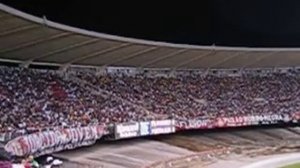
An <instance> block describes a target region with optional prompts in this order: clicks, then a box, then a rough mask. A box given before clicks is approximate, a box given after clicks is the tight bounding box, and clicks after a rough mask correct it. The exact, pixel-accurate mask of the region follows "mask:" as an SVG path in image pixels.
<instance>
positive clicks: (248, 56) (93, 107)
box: [0, 4, 300, 165]
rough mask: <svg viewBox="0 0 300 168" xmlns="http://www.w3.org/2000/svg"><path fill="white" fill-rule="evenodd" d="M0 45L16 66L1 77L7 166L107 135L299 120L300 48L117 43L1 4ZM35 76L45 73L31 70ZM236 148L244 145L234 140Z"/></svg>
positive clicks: (0, 127)
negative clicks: (17, 158) (13, 160)
mask: <svg viewBox="0 0 300 168" xmlns="http://www.w3.org/2000/svg"><path fill="white" fill-rule="evenodd" d="M0 44H1V45H0V63H1V64H2V63H3V64H8V63H9V64H17V65H18V66H17V67H8V66H1V67H0V77H1V78H0V103H1V104H0V116H1V119H0V142H3V144H0V148H4V149H5V150H6V152H8V153H9V154H11V155H13V156H21V157H24V156H29V155H31V154H32V155H34V156H40V155H44V154H49V153H53V152H57V151H61V150H65V149H73V148H75V147H79V146H84V145H91V144H93V143H95V142H96V140H98V139H100V138H102V136H104V135H107V134H109V135H111V136H112V137H113V139H122V138H130V137H138V136H148V135H156V134H162V133H173V132H175V131H179V130H182V129H208V128H220V127H222V128H223V127H237V126H249V125H260V124H277V123H289V122H291V123H295V122H299V120H300V100H299V99H300V98H299V94H300V91H299V89H298V88H299V86H300V79H299V77H300V76H299V72H300V71H299V70H300V69H299V67H296V66H298V65H300V59H299V57H298V55H299V52H300V49H299V48H243V47H241V48H235V47H215V46H192V45H181V44H169V43H163V42H153V41H146V40H138V39H130V38H123V37H117V36H112V35H106V34H102V33H96V32H91V31H86V30H81V29H77V28H73V27H69V26H65V25H61V24H57V23H54V22H51V21H48V20H44V19H41V18H38V17H34V16H31V15H28V14H26V13H23V12H20V11H17V10H15V9H12V8H10V7H7V6H5V5H3V4H0ZM49 46H51V47H49ZM43 66H45V67H47V68H49V67H50V68H51V69H52V70H50V69H47V68H45V69H33V68H41V67H43ZM282 134H283V131H282ZM253 135H255V136H256V135H259V134H258V133H253ZM228 137H229V136H227V138H226V137H221V138H220V137H217V138H216V139H217V140H215V141H217V142H218V143H225V141H226V140H227V141H228V139H230V138H228ZM259 137H260V138H263V139H266V136H265V137H263V136H259ZM267 137H269V138H270V136H269V135H268V136H267ZM206 138H207V137H206ZM198 139H201V138H198ZM204 139H205V138H204ZM207 139H208V140H207ZM207 139H206V141H209V142H210V143H214V142H215V141H214V140H210V139H209V138H207ZM218 139H221V141H218ZM232 139H233V138H232ZM240 139H247V142H248V141H251V138H248V137H247V136H246V135H243V134H242V133H241V136H240ZM257 139H259V138H257ZM270 139H274V135H272V137H271V138H270ZM275 139H276V138H275ZM230 141H231V139H230ZM253 141H255V142H256V139H255V140H253ZM265 141H270V140H269V139H268V140H265ZM238 143H239V142H236V144H238ZM255 145H257V144H255ZM214 146H217V145H214ZM205 158H206V157H204V159H205ZM187 161H188V162H190V159H187ZM172 163H173V162H172ZM0 164H7V163H6V162H4V163H2V162H1V163H0ZM162 164H165V163H162ZM167 164H168V163H167ZM174 164H176V163H174ZM179 165H180V164H179Z"/></svg>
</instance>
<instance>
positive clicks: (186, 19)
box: [0, 0, 300, 47]
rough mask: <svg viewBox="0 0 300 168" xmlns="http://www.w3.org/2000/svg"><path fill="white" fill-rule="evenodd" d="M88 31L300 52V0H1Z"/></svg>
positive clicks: (182, 41)
mask: <svg viewBox="0 0 300 168" xmlns="http://www.w3.org/2000/svg"><path fill="white" fill-rule="evenodd" d="M0 2H3V3H5V4H8V5H10V6H13V7H15V8H17V9H20V10H22V11H25V12H28V13H31V14H34V15H37V16H42V15H46V16H47V18H48V19H49V20H53V21H56V22H59V23H63V24H67V25H71V26H76V27H80V28H84V29H88V30H94V31H98V32H104V33H109V34H116V35H122V36H127V37H136V38H142V39H149V40H158V41H168V42H174V43H186V44H200V45H212V44H213V43H215V44H216V45H222V46H250V47H254V46H259V47H264V46H268V47H300V1H299V0H199V1H197V3H196V2H194V3H191V2H190V1H181V3H176V2H174V3H162V2H157V1H156V2H154V1H140V3H131V2H130V1H129V2H128V1H124V2H123V3H121V2H118V3H110V4H107V3H105V4H104V3H103V1H101V0H90V1H88V0H80V1H79V0H78V1H76V0H73V1H71V0H0Z"/></svg>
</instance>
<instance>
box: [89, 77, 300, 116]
mask: <svg viewBox="0 0 300 168" xmlns="http://www.w3.org/2000/svg"><path fill="white" fill-rule="evenodd" d="M86 80H87V81H91V82H92V83H93V84H94V85H96V86H98V87H99V88H102V89H105V90H109V91H112V92H113V93H114V94H116V95H117V96H120V97H122V98H124V99H127V100H129V101H131V102H133V103H137V104H139V105H141V106H143V107H145V108H146V109H148V110H149V111H151V112H153V113H155V114H164V115H167V116H172V117H175V118H177V119H195V118H212V117H223V116H227V117H228V116H236V115H249V114H250V115H255V114H283V113H293V112H299V111H300V97H299V95H300V90H299V87H300V79H299V77H298V76H297V75H294V74H269V75H267V76H258V75H252V76H239V77H228V76H227V77H217V76H211V75H207V76H200V75H180V76H177V77H170V78H165V77H154V78H153V77H145V76H134V77H133V76H117V75H107V76H100V77H95V76H92V75H90V76H88V77H86Z"/></svg>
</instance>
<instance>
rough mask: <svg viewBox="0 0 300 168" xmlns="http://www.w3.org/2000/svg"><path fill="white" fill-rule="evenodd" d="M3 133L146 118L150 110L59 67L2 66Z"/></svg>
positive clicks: (0, 125) (0, 109)
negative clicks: (92, 87)
mask: <svg viewBox="0 0 300 168" xmlns="http://www.w3.org/2000/svg"><path fill="white" fill-rule="evenodd" d="M0 76H1V78H0V116H1V118H0V133H4V132H12V131H16V132H21V133H30V132H35V131H41V130H47V129H54V128H61V127H77V126H86V125H90V124H99V123H100V124H109V123H114V122H128V121H131V120H139V119H144V118H145V119H146V117H147V116H145V115H146V114H147V112H145V111H143V109H139V108H137V107H134V106H133V105H131V104H128V103H126V102H124V101H122V100H121V99H119V98H116V97H112V96H111V95H103V94H99V93H96V91H92V90H90V89H88V86H82V85H81V84H79V83H76V82H73V81H72V80H69V79H68V78H67V77H66V76H63V75H61V74H58V73H57V72H55V71H40V70H31V69H23V68H8V67H1V68H0Z"/></svg>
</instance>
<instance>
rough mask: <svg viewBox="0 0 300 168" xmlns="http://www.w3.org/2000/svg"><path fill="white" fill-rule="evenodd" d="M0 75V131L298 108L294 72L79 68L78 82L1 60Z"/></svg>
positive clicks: (299, 93) (298, 81)
mask: <svg viewBox="0 0 300 168" xmlns="http://www.w3.org/2000/svg"><path fill="white" fill-rule="evenodd" d="M0 76H1V78H0V103H1V104H0V116H1V119H0V133H3V132H10V131H21V132H25V133H27V132H33V131H39V130H45V129H53V128H57V127H76V126H86V125H90V124H99V123H100V124H110V123H116V122H129V121H140V120H149V119H156V118H176V119H195V118H212V117H220V116H235V115H248V114H276V113H277V114H278V113H293V112H299V111H300V89H298V88H299V87H300V79H299V78H298V76H297V75H293V74H270V75H267V76H254V75H253V76H239V77H217V76H211V75H207V76H200V75H180V76H177V77H170V78H165V77H146V76H144V75H136V76H125V75H123V76H120V75H119V76H116V75H112V74H110V75H102V76H96V75H94V74H90V73H78V74H77V76H76V78H79V79H80V80H82V83H80V82H78V81H76V80H73V79H72V78H70V77H69V76H68V74H60V73H58V72H56V71H47V70H43V71H41V70H32V69H23V68H9V67H0ZM87 83H88V84H87ZM101 91H104V92H101Z"/></svg>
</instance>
